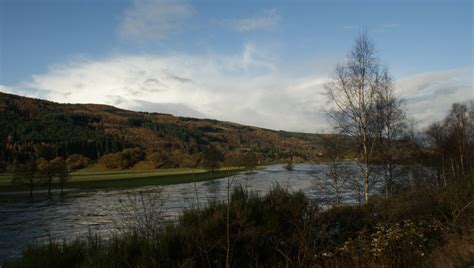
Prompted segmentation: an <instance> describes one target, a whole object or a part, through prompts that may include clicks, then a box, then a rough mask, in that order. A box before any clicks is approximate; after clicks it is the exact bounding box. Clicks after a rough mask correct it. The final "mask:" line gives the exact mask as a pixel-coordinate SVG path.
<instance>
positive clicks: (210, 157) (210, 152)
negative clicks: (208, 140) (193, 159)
mask: <svg viewBox="0 0 474 268" xmlns="http://www.w3.org/2000/svg"><path fill="white" fill-rule="evenodd" d="M202 157H203V158H202V164H203V166H204V167H207V168H209V169H210V170H211V177H214V169H215V168H218V167H220V165H221V164H222V162H224V154H223V153H222V152H221V151H220V150H219V149H218V148H217V147H215V146H214V145H210V146H209V147H207V148H206V149H205V150H204V152H203V154H202Z"/></svg>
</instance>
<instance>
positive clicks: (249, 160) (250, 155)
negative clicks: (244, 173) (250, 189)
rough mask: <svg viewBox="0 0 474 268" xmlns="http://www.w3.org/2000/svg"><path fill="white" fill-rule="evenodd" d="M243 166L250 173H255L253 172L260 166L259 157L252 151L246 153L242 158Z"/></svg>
mask: <svg viewBox="0 0 474 268" xmlns="http://www.w3.org/2000/svg"><path fill="white" fill-rule="evenodd" d="M241 165H242V166H243V167H245V168H246V169H248V170H250V172H253V170H254V169H255V168H256V167H257V165H258V157H257V155H256V154H255V153H254V152H252V151H249V152H246V153H244V154H243V155H242V156H241Z"/></svg>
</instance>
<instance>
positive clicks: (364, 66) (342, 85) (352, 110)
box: [325, 33, 390, 202]
mask: <svg viewBox="0 0 474 268" xmlns="http://www.w3.org/2000/svg"><path fill="white" fill-rule="evenodd" d="M386 78H387V72H386V71H384V69H383V68H382V67H381V65H380V64H379V60H378V58H377V57H376V54H375V48H374V44H373V42H372V41H371V40H370V39H369V38H368V36H367V34H366V33H362V34H360V35H359V36H358V37H357V38H356V40H355V44H354V46H353V48H352V49H351V51H350V52H349V54H348V57H347V60H346V61H345V62H344V63H342V64H339V65H338V66H337V67H336V69H335V72H334V76H333V78H332V79H331V80H330V81H329V82H327V83H326V84H325V95H326V97H327V99H328V101H329V102H330V103H331V104H332V105H333V108H332V109H331V110H329V111H328V116H329V118H330V120H331V121H332V123H333V124H334V127H335V129H336V130H337V131H339V132H340V133H341V134H345V135H350V136H353V137H355V138H356V140H357V143H358V145H359V157H358V158H359V159H358V160H359V163H360V164H361V168H362V171H363V176H364V200H365V202H368V200H369V183H370V175H371V170H370V165H369V163H370V161H371V157H372V152H373V149H374V146H375V142H376V139H377V137H376V136H377V135H376V133H377V129H375V128H376V126H377V124H376V120H377V117H376V116H375V109H376V103H377V98H378V96H379V92H380V91H381V89H384V88H390V86H389V85H387V83H388V82H389V81H387V79H386Z"/></svg>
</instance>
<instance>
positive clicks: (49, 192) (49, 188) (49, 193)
mask: <svg viewBox="0 0 474 268" xmlns="http://www.w3.org/2000/svg"><path fill="white" fill-rule="evenodd" d="M51 181H52V179H49V180H48V195H49V196H50V195H51Z"/></svg>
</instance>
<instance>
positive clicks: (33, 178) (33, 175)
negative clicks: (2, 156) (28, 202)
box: [12, 159, 41, 197]
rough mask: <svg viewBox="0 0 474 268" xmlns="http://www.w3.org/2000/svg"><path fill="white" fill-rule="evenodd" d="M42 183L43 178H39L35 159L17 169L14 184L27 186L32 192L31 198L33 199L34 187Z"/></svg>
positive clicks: (18, 166)
mask: <svg viewBox="0 0 474 268" xmlns="http://www.w3.org/2000/svg"><path fill="white" fill-rule="evenodd" d="M40 182H41V178H40V177H38V176H37V166H36V162H35V160H33V159H30V160H28V161H26V162H25V163H24V164H20V165H17V166H16V167H15V174H14V176H13V179H12V183H13V184H16V185H22V186H26V187H27V188H28V190H29V191H30V197H33V190H34V187H35V186H37V185H38V184H39V183H40Z"/></svg>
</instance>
